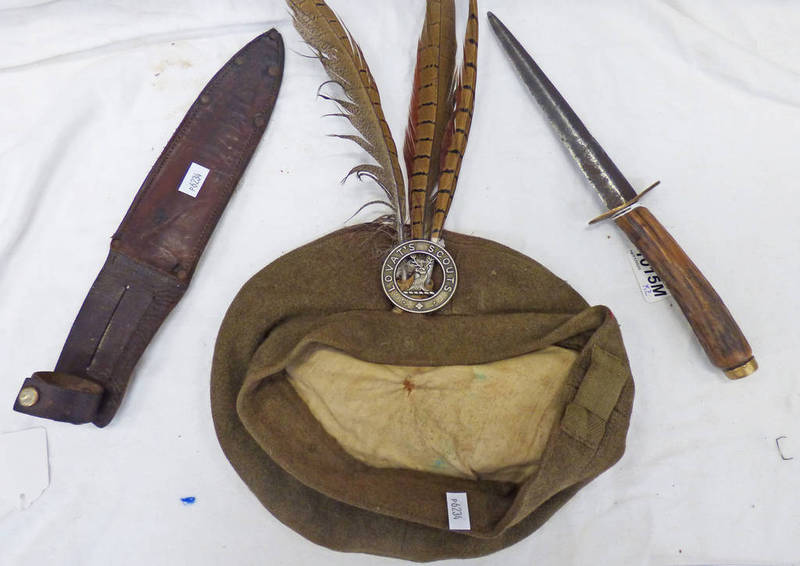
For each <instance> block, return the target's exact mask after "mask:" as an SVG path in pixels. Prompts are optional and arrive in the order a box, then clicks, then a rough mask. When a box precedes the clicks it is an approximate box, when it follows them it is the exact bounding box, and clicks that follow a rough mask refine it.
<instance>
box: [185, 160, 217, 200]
mask: <svg viewBox="0 0 800 566" xmlns="http://www.w3.org/2000/svg"><path fill="white" fill-rule="evenodd" d="M210 172H211V170H210V169H208V167H203V166H202V165H198V164H197V163H195V162H194V161H192V164H191V165H189V170H188V171H186V175H184V176H183V181H181V186H180V187H178V191H180V192H182V193H183V194H185V195H189V196H190V197H192V198H195V197H197V194H198V193H199V192H200V189H201V188H203V183H205V182H206V177H208V174H209V173H210Z"/></svg>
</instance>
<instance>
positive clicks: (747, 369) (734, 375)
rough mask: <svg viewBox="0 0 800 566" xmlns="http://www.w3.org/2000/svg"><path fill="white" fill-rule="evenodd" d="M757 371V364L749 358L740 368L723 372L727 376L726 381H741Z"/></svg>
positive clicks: (753, 359)
mask: <svg viewBox="0 0 800 566" xmlns="http://www.w3.org/2000/svg"><path fill="white" fill-rule="evenodd" d="M757 369H758V362H756V359H755V358H750V359H749V360H747V361H746V362H745V363H743V364H742V365H740V366H736V367H735V368H731V369H728V370H725V375H727V376H728V379H741V378H743V377H747V376H748V375H750V374H752V373H754V372H755V371H756V370H757Z"/></svg>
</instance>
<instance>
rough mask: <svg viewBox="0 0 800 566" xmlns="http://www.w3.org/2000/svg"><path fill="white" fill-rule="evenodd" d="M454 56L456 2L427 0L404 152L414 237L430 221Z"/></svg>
mask: <svg viewBox="0 0 800 566" xmlns="http://www.w3.org/2000/svg"><path fill="white" fill-rule="evenodd" d="M455 61H456V28H455V2H454V0H428V2H427V9H426V11H425V23H424V24H423V26H422V33H421V34H420V38H419V46H418V48H417V66H416V70H415V71H414V88H413V91H412V94H411V107H410V109H409V119H408V127H407V129H406V138H405V147H404V152H403V153H404V157H405V161H406V171H407V173H408V191H409V193H408V194H409V203H408V206H409V217H410V221H411V237H412V238H413V239H419V238H422V237H423V236H424V234H425V232H427V230H428V228H429V226H430V223H431V211H430V208H429V207H428V202H429V201H430V199H431V195H432V194H433V189H434V187H435V185H436V182H437V179H438V173H439V159H440V153H441V145H442V138H443V137H444V133H445V129H446V128H447V125H448V121H449V118H450V114H451V111H452V106H453V77H454V75H455Z"/></svg>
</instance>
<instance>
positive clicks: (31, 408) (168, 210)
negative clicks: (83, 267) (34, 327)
mask: <svg viewBox="0 0 800 566" xmlns="http://www.w3.org/2000/svg"><path fill="white" fill-rule="evenodd" d="M283 57H284V51H283V41H282V39H281V36H280V34H279V33H278V32H277V31H276V30H274V29H272V30H270V31H268V32H266V33H264V34H262V35H260V36H258V37H257V38H255V39H254V40H253V41H251V42H250V43H248V44H247V45H246V46H245V47H244V48H243V49H242V50H241V51H239V52H238V53H237V54H236V55H234V56H233V58H231V60H230V61H228V62H227V63H226V64H225V66H224V67H222V69H220V70H219V71H218V72H217V74H216V75H215V76H214V78H212V79H211V81H210V82H209V83H208V84H207V85H206V87H205V88H204V89H203V91H202V92H201V93H200V96H199V97H198V98H197V100H195V102H194V104H192V106H191V108H190V109H189V112H188V113H187V114H186V117H185V118H184V119H183V121H182V122H181V124H180V126H178V129H177V130H176V131H175V133H174V134H173V135H172V138H171V139H170V140H169V143H167V146H166V147H165V148H164V151H163V152H162V153H161V156H160V157H159V158H158V161H156V163H155V165H153V168H152V169H151V170H150V173H149V174H148V175H147V178H146V179H145V181H144V183H143V184H142V186H141V188H140V189H139V192H138V193H137V194H136V197H135V199H134V201H133V204H131V207H130V209H129V210H128V212H127V214H126V215H125V218H124V219H123V220H122V224H120V226H119V228H118V229H117V232H116V234H114V236H113V238H112V240H111V251H110V253H109V255H108V258H107V259H106V262H105V265H103V268H102V269H101V270H100V274H99V275H98V276H97V279H96V280H95V282H94V284H93V285H92V287H91V289H89V294H88V295H87V297H86V300H85V301H84V303H83V306H82V307H81V309H80V311H79V312H78V316H77V318H76V319H75V322H74V323H73V325H72V330H70V333H69V336H68V337H67V341H66V343H65V344H64V348H63V350H62V351H61V356H60V357H59V359H58V362H57V363H56V367H55V370H54V371H40V372H36V373H34V374H33V375H32V376H31V377H30V378H28V379H26V380H25V382H24V383H23V384H22V388H21V389H20V393H19V395H18V396H17V400H16V402H15V403H14V410H15V411H19V412H22V413H26V414H29V415H35V416H38V417H44V418H48V419H53V420H57V421H64V422H70V423H75V424H81V423H88V422H93V423H94V424H95V425H97V426H99V427H103V426H105V425H107V424H108V423H109V422H110V421H111V419H112V418H113V417H114V414H115V413H116V412H117V409H118V408H119V405H120V403H121V402H122V398H123V396H124V395H125V390H126V389H127V387H128V382H129V380H130V377H131V373H132V372H133V368H134V366H135V365H136V362H137V361H138V360H139V357H140V356H141V355H142V352H144V349H145V348H146V347H147V344H148V343H149V342H150V339H151V338H152V337H153V335H154V334H155V333H156V331H157V330H158V328H159V326H161V323H162V322H163V320H164V318H166V316H167V314H169V312H170V311H171V310H172V308H173V307H174V306H175V304H176V303H177V302H178V300H179V299H180V298H181V296H182V295H183V293H184V292H185V291H186V287H187V286H188V284H189V281H190V279H191V278H192V274H193V272H194V269H195V267H196V265H197V261H198V259H199V258H200V254H201V253H202V252H203V249H204V248H205V246H206V243H207V242H208V239H209V237H210V236H211V232H212V231H213V230H214V227H215V226H216V224H217V221H218V220H219V217H220V215H221V214H222V211H223V209H224V208H225V205H226V204H227V202H228V199H229V198H230V196H231V194H232V193H233V190H234V188H235V187H236V184H237V183H238V182H239V178H240V177H241V176H242V173H243V172H244V170H245V167H246V166H247V163H248V161H249V160H250V157H251V156H252V154H253V152H254V151H255V148H256V146H257V145H258V142H259V140H260V139H261V135H262V134H263V133H264V130H265V129H266V126H267V122H268V121H269V118H270V115H271V114H272V109H273V108H274V106H275V100H276V98H277V95H278V90H279V88H280V83H281V78H282V76H283Z"/></svg>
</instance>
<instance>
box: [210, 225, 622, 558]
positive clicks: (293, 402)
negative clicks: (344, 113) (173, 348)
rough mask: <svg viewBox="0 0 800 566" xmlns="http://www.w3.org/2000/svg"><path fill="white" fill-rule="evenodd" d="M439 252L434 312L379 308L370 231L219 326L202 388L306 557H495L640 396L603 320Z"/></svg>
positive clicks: (560, 296)
mask: <svg viewBox="0 0 800 566" xmlns="http://www.w3.org/2000/svg"><path fill="white" fill-rule="evenodd" d="M446 240H447V245H448V250H449V251H450V253H452V255H453V257H454V258H455V260H456V262H457V264H458V266H459V276H460V282H459V288H458V292H457V293H456V294H455V296H454V298H453V300H452V301H451V302H450V303H449V304H447V305H446V306H445V307H444V308H443V309H442V310H441V311H439V312H438V313H436V314H433V315H415V314H409V313H397V312H393V311H392V309H391V305H390V304H389V303H388V301H387V300H386V297H385V296H384V294H383V293H382V291H381V288H380V281H379V279H378V277H377V273H376V269H375V266H376V264H379V263H380V261H381V258H382V256H383V255H384V254H385V253H386V250H387V249H389V248H390V247H391V246H392V242H391V240H390V238H389V237H387V236H385V235H384V234H382V233H381V232H380V231H378V230H376V227H375V225H371V224H367V225H360V226H355V227H352V228H348V229H344V230H340V231H338V232H336V233H334V234H331V235H329V236H326V237H324V238H322V239H320V240H317V241H315V242H312V243H310V244H308V245H306V246H304V247H302V248H299V249H298V250H295V251H294V252H291V253H289V254H286V255H285V256H283V257H281V258H280V259H278V260H276V261H275V262H274V263H272V264H270V265H268V266H267V267H265V268H264V269H263V270H261V271H260V272H259V273H257V274H256V275H255V276H254V277H253V278H252V279H251V280H250V281H249V282H248V283H247V284H246V285H245V286H244V287H243V288H242V289H241V291H240V292H239V294H238V295H237V297H236V299H235V300H234V302H233V303H232V305H231V306H230V308H229V310H228V313H227V315H226V316H225V319H224V321H223V324H222V327H221V329H220V332H219V336H218V339H217V343H216V349H215V353H214V363H213V370H212V383H211V400H212V411H213V417H214V423H215V426H216V431H217V435H218V437H219V440H220V443H221V445H222V448H223V450H224V452H225V454H226V456H227V457H228V459H229V460H230V461H231V463H232V464H233V466H234V468H235V469H236V471H237V472H238V473H239V475H240V476H241V477H242V479H243V480H244V481H245V482H246V483H247V485H248V486H249V487H250V489H251V490H252V491H253V493H254V494H255V495H256V496H257V497H258V498H259V500H260V501H261V502H262V503H263V504H264V505H265V506H266V507H267V508H268V509H269V510H270V511H271V512H272V513H273V514H274V515H275V516H276V517H277V518H278V519H280V520H281V521H282V522H284V523H285V524H286V525H288V526H289V527H291V528H292V529H294V530H295V531H297V532H299V533H300V534H302V535H303V536H305V537H307V538H308V539H310V540H312V541H314V542H316V543H319V544H322V545H325V546H327V547H330V548H332V549H336V550H342V551H353V552H369V553H374V554H380V555H387V556H395V557H401V558H406V559H411V560H417V561H426V560H435V559H442V558H449V557H472V556H480V555H484V554H488V553H491V552H494V551H496V550H499V549H501V548H504V547H506V546H508V545H510V544H513V543H514V542H516V541H518V540H520V539H522V538H523V537H525V536H527V535H528V534H530V533H531V532H532V531H534V530H535V529H536V528H538V527H539V526H540V525H541V524H542V523H543V522H544V521H545V520H547V519H548V518H549V517H550V516H551V515H552V514H553V513H554V512H555V511H556V510H557V509H558V508H559V507H561V506H562V505H563V504H564V503H565V502H566V501H567V500H568V499H569V498H570V497H571V496H572V495H574V494H575V493H576V492H577V491H578V490H579V489H580V488H581V487H582V486H584V485H585V484H586V483H587V482H589V481H590V480H591V479H593V478H594V477H596V476H597V475H598V474H600V473H601V472H602V471H604V470H606V469H607V468H608V467H610V466H611V465H612V464H613V463H614V462H616V461H617V460H618V459H619V458H620V457H621V456H622V453H623V451H624V446H625V435H626V432H627V428H628V422H629V418H630V410H631V404H632V400H633V391H634V387H633V380H632V378H631V374H630V369H629V366H628V362H627V357H626V354H625V349H624V346H623V343H622V339H621V336H620V333H619V328H618V325H617V323H616V321H615V319H614V317H613V316H612V314H611V312H610V311H609V310H608V309H607V308H605V307H601V306H596V307H590V306H589V305H588V304H587V303H586V302H585V301H584V300H583V299H582V298H581V297H580V296H579V295H578V294H577V293H576V292H575V291H574V290H573V289H572V288H571V287H570V286H569V285H567V284H566V283H565V282H564V281H562V280H561V279H559V278H558V277H556V276H554V275H553V274H552V273H550V272H549V271H548V270H547V269H545V268H544V267H542V266H541V265H539V264H538V263H536V262H535V261H533V260H532V259H530V258H528V257H525V256H523V255H522V254H519V253H517V252H515V251H513V250H511V249H509V248H506V247H504V246H501V245H499V244H496V243H494V242H490V241H487V240H483V239H479V238H475V237H469V236H464V235H459V234H455V233H447V234H446ZM323 289H324V290H325V292H321V290H323ZM365 371H366V372H367V373H365ZM448 384H449V387H448ZM454 400H455V401H454ZM336 423H339V424H340V425H342V423H344V424H343V425H342V426H338V427H337V424H336ZM352 430H356V431H362V432H364V434H363V435H361V434H355V435H354V434H348V432H347V431H352ZM369 431H377V433H374V434H369V433H368V432H369ZM465 431H466V433H465ZM387 439H388V441H387ZM497 445H499V448H498V447H497ZM432 454H439V455H440V457H439V458H435V459H432V460H431V455H432ZM447 492H465V493H466V494H467V499H468V505H469V514H470V519H471V529H470V530H468V531H451V530H449V528H448V513H447V508H446V501H445V494H446V493H447Z"/></svg>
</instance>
